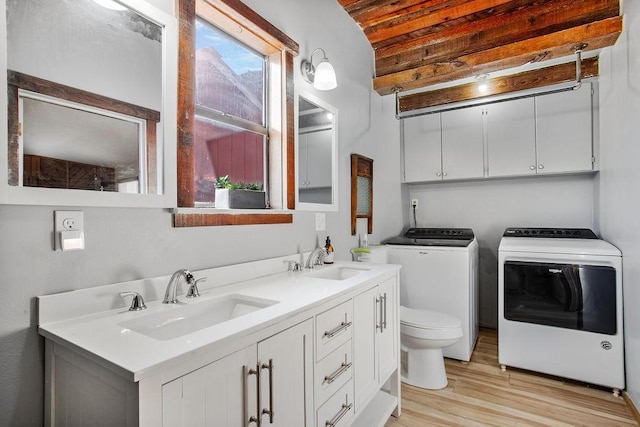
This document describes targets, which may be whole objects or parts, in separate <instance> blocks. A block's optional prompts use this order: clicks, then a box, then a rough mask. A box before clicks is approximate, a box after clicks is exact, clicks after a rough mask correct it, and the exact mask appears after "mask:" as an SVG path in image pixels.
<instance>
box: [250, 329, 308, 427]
mask: <svg viewBox="0 0 640 427" xmlns="http://www.w3.org/2000/svg"><path fill="white" fill-rule="evenodd" d="M270 360H272V361H273V370H272V377H271V379H272V381H273V382H272V383H270V381H269V371H268V370H267V369H264V368H263V369H262V373H261V378H262V380H261V383H262V384H261V386H262V393H261V394H262V405H261V406H262V409H267V410H273V413H274V416H273V423H271V422H270V420H269V415H266V414H265V415H263V416H262V423H263V424H264V425H269V426H274V427H277V426H282V427H288V426H299V427H305V426H308V427H312V425H313V404H312V401H313V321H312V320H311V319H309V320H307V321H305V322H303V323H300V324H298V325H296V326H294V327H292V328H289V329H287V330H285V331H283V332H280V333H279V334H277V335H275V336H273V337H271V338H269V339H266V340H264V341H261V342H260V343H258V361H259V363H260V364H261V366H265V365H268V364H269V361H270ZM270 392H272V393H273V394H272V395H271V394H270Z"/></svg>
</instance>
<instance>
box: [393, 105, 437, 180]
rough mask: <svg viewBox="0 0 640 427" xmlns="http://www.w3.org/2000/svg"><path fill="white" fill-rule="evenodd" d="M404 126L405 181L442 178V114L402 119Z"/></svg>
mask: <svg viewBox="0 0 640 427" xmlns="http://www.w3.org/2000/svg"><path fill="white" fill-rule="evenodd" d="M402 123H403V126H404V180H405V182H420V181H440V180H441V179H442V174H441V173H442V146H441V141H442V138H441V137H442V136H441V132H440V114H439V113H436V114H427V115H426V116H419V117H411V118H407V119H403V120H402Z"/></svg>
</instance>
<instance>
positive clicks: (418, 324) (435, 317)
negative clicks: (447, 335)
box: [400, 306, 462, 329]
mask: <svg viewBox="0 0 640 427" xmlns="http://www.w3.org/2000/svg"><path fill="white" fill-rule="evenodd" d="M400 323H402V324H404V325H407V326H412V327H414V328H421V329H453V328H460V327H462V322H461V321H460V319H458V318H457V317H454V316H451V315H449V314H446V313H441V312H439V311H433V310H425V309H416V308H409V307H404V306H400Z"/></svg>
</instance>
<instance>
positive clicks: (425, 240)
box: [386, 228, 475, 247]
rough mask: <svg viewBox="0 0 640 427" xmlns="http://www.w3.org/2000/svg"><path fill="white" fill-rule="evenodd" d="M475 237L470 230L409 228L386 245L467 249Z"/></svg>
mask: <svg viewBox="0 0 640 427" xmlns="http://www.w3.org/2000/svg"><path fill="white" fill-rule="evenodd" d="M474 238H475V235H474V233H473V230H472V229H470V228H410V229H408V230H407V231H406V232H405V233H404V235H402V236H398V237H394V238H392V239H391V240H389V241H387V242H386V243H387V244H388V245H401V246H450V247H467V246H469V244H471V242H472V241H473V239H474Z"/></svg>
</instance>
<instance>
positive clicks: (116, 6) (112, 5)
mask: <svg viewBox="0 0 640 427" xmlns="http://www.w3.org/2000/svg"><path fill="white" fill-rule="evenodd" d="M93 1H94V2H96V3H98V4H99V5H100V6H102V7H105V8H107V9H111V10H120V11H122V10H127V8H126V7H124V6H123V5H121V4H120V3H118V2H115V1H113V0H93Z"/></svg>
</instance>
